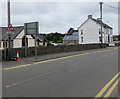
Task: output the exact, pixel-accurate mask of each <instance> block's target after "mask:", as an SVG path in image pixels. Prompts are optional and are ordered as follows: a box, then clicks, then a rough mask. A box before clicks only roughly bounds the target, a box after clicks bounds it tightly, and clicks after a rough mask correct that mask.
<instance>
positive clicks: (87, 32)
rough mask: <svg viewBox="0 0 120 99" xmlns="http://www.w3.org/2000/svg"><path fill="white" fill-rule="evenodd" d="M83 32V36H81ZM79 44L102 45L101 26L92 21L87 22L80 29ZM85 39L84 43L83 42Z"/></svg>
mask: <svg viewBox="0 0 120 99" xmlns="http://www.w3.org/2000/svg"><path fill="white" fill-rule="evenodd" d="M81 30H83V35H81ZM78 31H79V44H89V43H100V41H99V25H98V24H96V22H94V21H93V20H92V19H89V20H87V22H86V23H84V24H83V25H82V26H81V27H80V28H79V29H78ZM81 37H83V42H81Z"/></svg>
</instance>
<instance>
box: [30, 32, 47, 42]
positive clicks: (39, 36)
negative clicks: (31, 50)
mask: <svg viewBox="0 0 120 99" xmlns="http://www.w3.org/2000/svg"><path fill="white" fill-rule="evenodd" d="M32 36H33V38H35V35H32ZM36 39H37V40H40V41H41V42H43V41H47V39H45V37H44V36H42V35H40V34H37V36H36Z"/></svg>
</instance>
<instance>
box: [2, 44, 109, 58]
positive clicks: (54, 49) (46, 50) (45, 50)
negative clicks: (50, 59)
mask: <svg viewBox="0 0 120 99" xmlns="http://www.w3.org/2000/svg"><path fill="white" fill-rule="evenodd" d="M106 47H107V45H106V44H103V45H101V44H79V45H61V46H41V47H37V50H38V51H37V54H38V55H43V54H52V53H62V52H71V51H83V50H89V49H99V48H106ZM14 50H15V51H16V52H17V51H18V52H19V53H20V57H21V58H22V57H25V48H14ZM4 52H5V50H2V60H5V58H4V55H5V54H4ZM34 55H35V48H34V47H31V48H27V56H28V57H30V56H34Z"/></svg>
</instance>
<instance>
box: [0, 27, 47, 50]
mask: <svg viewBox="0 0 120 99" xmlns="http://www.w3.org/2000/svg"><path fill="white" fill-rule="evenodd" d="M14 30H15V31H14V34H11V46H12V47H13V48H21V47H25V33H24V26H18V27H14ZM26 44H27V47H34V46H35V37H34V35H27V36H26ZM40 45H44V46H47V40H46V39H45V38H44V37H43V36H42V35H39V34H38V35H37V46H40ZM4 48H8V34H7V31H6V27H0V49H4Z"/></svg>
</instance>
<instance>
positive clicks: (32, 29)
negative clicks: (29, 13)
mask: <svg viewBox="0 0 120 99" xmlns="http://www.w3.org/2000/svg"><path fill="white" fill-rule="evenodd" d="M24 28H25V33H26V35H36V34H38V22H31V23H25V24H24Z"/></svg>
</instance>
